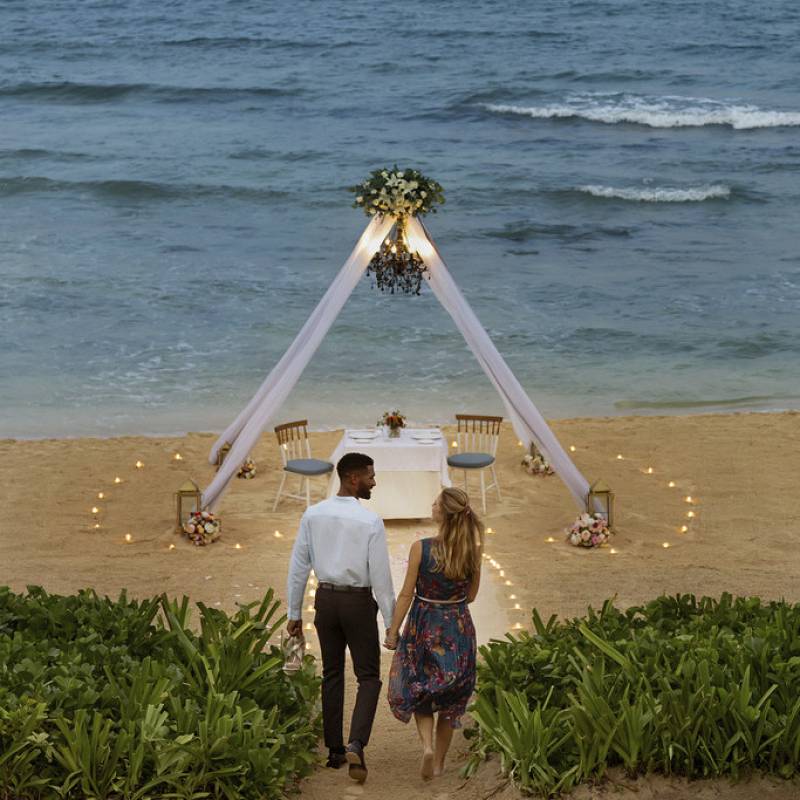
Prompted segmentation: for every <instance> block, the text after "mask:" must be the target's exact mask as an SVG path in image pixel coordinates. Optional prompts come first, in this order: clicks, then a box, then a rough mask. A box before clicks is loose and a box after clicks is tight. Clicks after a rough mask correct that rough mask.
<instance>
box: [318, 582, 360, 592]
mask: <svg viewBox="0 0 800 800" xmlns="http://www.w3.org/2000/svg"><path fill="white" fill-rule="evenodd" d="M319 588H320V589H327V590H328V591H329V592H371V591H372V587H371V586H338V585H337V584H335V583H326V582H325V581H320V582H319Z"/></svg>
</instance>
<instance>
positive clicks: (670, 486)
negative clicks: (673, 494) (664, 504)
mask: <svg viewBox="0 0 800 800" xmlns="http://www.w3.org/2000/svg"><path fill="white" fill-rule="evenodd" d="M667 486H669V488H670V489H674V488H675V481H670V482H669V483H668V484H667Z"/></svg>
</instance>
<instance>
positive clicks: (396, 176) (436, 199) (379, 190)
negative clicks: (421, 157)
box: [350, 164, 444, 219]
mask: <svg viewBox="0 0 800 800" xmlns="http://www.w3.org/2000/svg"><path fill="white" fill-rule="evenodd" d="M350 191H351V192H355V194H356V199H355V202H354V203H353V206H354V207H355V208H363V209H364V213H365V214H366V215H367V216H374V215H375V214H389V215H390V216H393V217H397V218H399V219H402V218H404V217H417V216H423V215H424V214H427V213H428V212H433V213H435V212H436V206H437V205H442V204H443V203H444V189H443V188H442V185H441V184H440V183H438V182H437V181H435V180H433V179H432V178H427V177H425V175H423V174H422V173H421V172H420V171H419V170H418V169H404V170H401V169H398V167H397V164H395V165H394V167H393V168H392V169H388V168H385V169H376V170H373V171H372V172H371V173H370V176H369V177H368V178H367V179H366V180H365V181H362V182H361V183H359V184H357V185H356V186H351V187H350Z"/></svg>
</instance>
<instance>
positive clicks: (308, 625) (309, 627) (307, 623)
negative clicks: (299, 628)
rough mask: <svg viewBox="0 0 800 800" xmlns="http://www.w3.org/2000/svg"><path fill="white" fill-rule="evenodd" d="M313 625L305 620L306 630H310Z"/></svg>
mask: <svg viewBox="0 0 800 800" xmlns="http://www.w3.org/2000/svg"><path fill="white" fill-rule="evenodd" d="M313 627H314V626H313V625H312V624H311V623H310V622H306V630H307V631H310V630H311V629H312V628H313Z"/></svg>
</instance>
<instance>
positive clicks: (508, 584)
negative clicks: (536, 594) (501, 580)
mask: <svg viewBox="0 0 800 800" xmlns="http://www.w3.org/2000/svg"><path fill="white" fill-rule="evenodd" d="M513 585H514V584H513V583H511V581H506V586H513Z"/></svg>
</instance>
